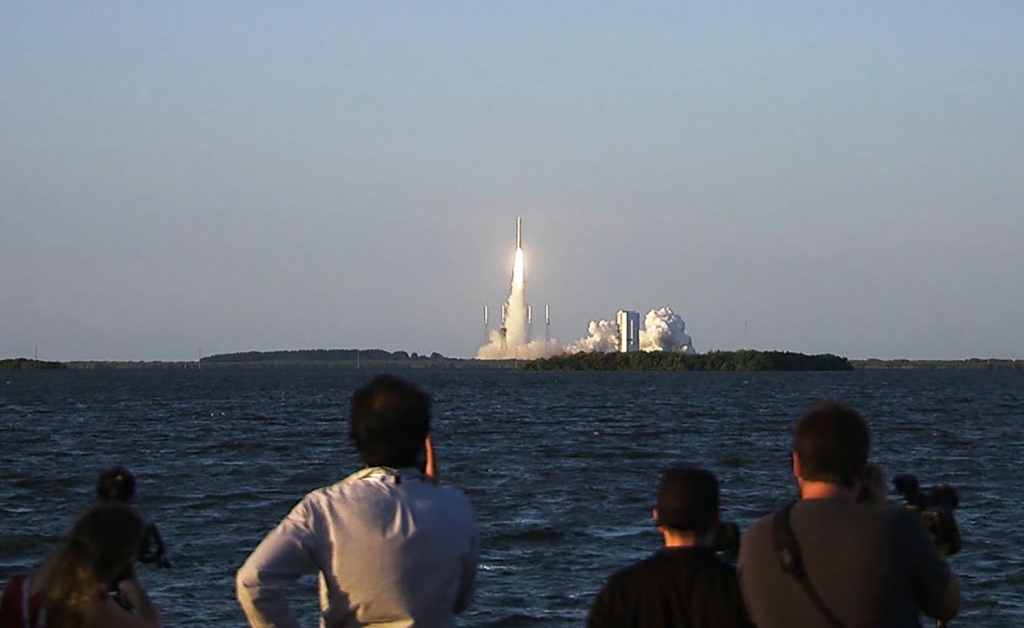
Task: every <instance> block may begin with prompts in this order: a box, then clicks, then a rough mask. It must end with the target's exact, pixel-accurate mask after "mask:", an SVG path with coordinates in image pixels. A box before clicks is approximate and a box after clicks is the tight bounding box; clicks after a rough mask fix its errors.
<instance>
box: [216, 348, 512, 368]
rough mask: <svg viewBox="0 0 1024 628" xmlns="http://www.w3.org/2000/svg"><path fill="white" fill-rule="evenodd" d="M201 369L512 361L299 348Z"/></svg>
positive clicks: (222, 357)
mask: <svg viewBox="0 0 1024 628" xmlns="http://www.w3.org/2000/svg"><path fill="white" fill-rule="evenodd" d="M199 364H200V366H201V367H202V368H207V367H221V366H240V367H265V368H274V367H283V366H327V367H342V368H383V367H387V368H477V367H486V368H511V367H513V366H514V365H515V364H514V362H513V361H512V360H473V359H469V360H466V359H461V358H449V357H446V356H443V355H441V354H440V353H437V352H436V351H435V352H434V353H431V354H430V355H420V354H418V353H415V352H414V353H408V352H405V351H384V350H383V349H300V350H295V351H245V352H242V353H222V354H219V355H211V356H208V357H205V358H202V359H201V360H200V361H199Z"/></svg>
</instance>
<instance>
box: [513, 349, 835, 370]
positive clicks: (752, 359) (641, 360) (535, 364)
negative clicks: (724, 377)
mask: <svg viewBox="0 0 1024 628" xmlns="http://www.w3.org/2000/svg"><path fill="white" fill-rule="evenodd" d="M520 368H522V369H526V370H537V371H553V370H554V371H852V370H853V365H852V364H850V361H849V360H847V359H846V358H844V357H841V356H837V355H832V354H828V353H826V354H820V355H805V354H803V353H792V352H789V351H754V350H750V349H746V350H742V351H709V352H708V353H700V354H696V355H686V354H683V353H669V352H660V351H659V352H649V353H648V352H636V353H577V354H574V355H560V356H555V357H552V358H542V359H539V360H532V361H530V362H526V363H523V364H521V365H520Z"/></svg>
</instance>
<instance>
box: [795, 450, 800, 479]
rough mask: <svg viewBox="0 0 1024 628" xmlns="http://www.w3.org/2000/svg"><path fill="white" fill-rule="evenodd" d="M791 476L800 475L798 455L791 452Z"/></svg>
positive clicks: (796, 476)
mask: <svg viewBox="0 0 1024 628" xmlns="http://www.w3.org/2000/svg"><path fill="white" fill-rule="evenodd" d="M793 477H795V478H799V477H800V455H799V454H797V453H796V452H795V451H794V452H793Z"/></svg>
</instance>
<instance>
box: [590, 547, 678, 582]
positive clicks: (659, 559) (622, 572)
mask: <svg viewBox="0 0 1024 628" xmlns="http://www.w3.org/2000/svg"><path fill="white" fill-rule="evenodd" d="M664 562H665V557H664V556H661V555H660V552H655V553H653V554H651V555H649V556H645V557H644V558H641V559H640V560H638V561H635V562H632V563H630V564H628V565H626V566H625V567H620V568H619V569H618V570H616V571H614V572H613V573H612V575H610V576H608V581H607V583H606V584H605V586H606V587H607V588H612V589H615V588H619V587H623V586H629V584H630V583H636V582H638V581H641V580H643V579H644V576H646V575H648V574H650V573H651V572H652V571H657V570H658V569H659V568H660V567H661V565H662V563H664Z"/></svg>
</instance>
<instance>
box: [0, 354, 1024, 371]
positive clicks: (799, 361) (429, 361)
mask: <svg viewBox="0 0 1024 628" xmlns="http://www.w3.org/2000/svg"><path fill="white" fill-rule="evenodd" d="M825 355H829V354H825ZM628 356H636V357H628ZM673 356H675V357H673ZM712 356H718V357H717V363H709V362H708V361H709V360H712ZM780 356H790V357H789V358H788V360H789V362H788V363H787V364H783V363H782V362H779V360H780ZM829 357H830V358H834V359H835V360H833V361H829V360H825V361H822V360H821V356H808V355H805V354H799V353H792V352H781V351H753V350H743V351H711V352H707V353H701V354H696V355H692V356H683V355H682V354H673V353H665V352H652V353H635V354H621V353H607V354H576V355H574V356H568V355H563V356H554V357H552V358H541V359H537V360H479V359H476V358H449V357H447V356H444V355H441V354H439V353H436V352H435V353H432V354H430V355H419V354H417V353H407V352H405V351H384V350H381V349H308V350H295V351H246V352H243V353H224V354H217V355H211V356H207V357H204V358H202V359H200V360H191V361H183V360H181V361H163V360H70V361H67V362H55V361H45V360H32V359H28V358H12V359H0V370H98V369H104V370H143V369H209V368H259V369H267V368H288V367H305V368H362V369H368V370H372V369H384V368H390V369H427V368H429V369H436V368H444V369H473V368H482V369H520V370H714V371H723V370H725V371H775V370H812V371H813V370H857V371H868V370H900V371H907V370H931V371H935V370H1024V359H1008V358H1000V359H990V358H965V359H962V360H908V359H891V360H882V359H877V358H869V359H860V360H857V359H848V358H844V357H841V356H829ZM811 358H817V359H818V367H816V368H811V367H812V366H813V364H812V361H810V360H811ZM772 360H775V363H774V364H773V363H772ZM666 361H671V362H676V365H675V367H666V366H664V365H660V366H659V364H662V363H665V362H666ZM687 361H689V362H690V365H689V366H687V367H680V364H682V363H684V362H687ZM595 363H602V364H603V365H604V366H601V367H600V368H596V367H595ZM843 363H845V364H848V365H849V366H848V367H846V366H843ZM631 364H632V365H631ZM823 365H827V366H823Z"/></svg>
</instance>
